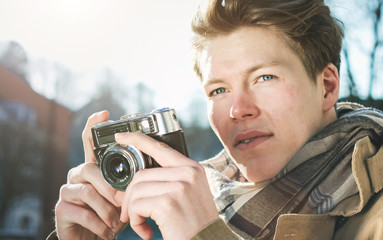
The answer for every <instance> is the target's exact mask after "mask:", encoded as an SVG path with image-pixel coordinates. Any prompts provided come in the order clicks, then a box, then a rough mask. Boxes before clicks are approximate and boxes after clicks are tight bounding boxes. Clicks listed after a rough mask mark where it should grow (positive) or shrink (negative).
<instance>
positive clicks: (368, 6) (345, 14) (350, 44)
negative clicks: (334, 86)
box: [330, 0, 383, 108]
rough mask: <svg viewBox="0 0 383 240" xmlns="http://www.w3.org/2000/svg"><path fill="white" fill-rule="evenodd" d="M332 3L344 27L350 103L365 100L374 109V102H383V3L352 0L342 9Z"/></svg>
mask: <svg viewBox="0 0 383 240" xmlns="http://www.w3.org/2000/svg"><path fill="white" fill-rule="evenodd" d="M330 2H331V3H332V8H333V11H334V12H335V15H336V16H337V17H338V18H339V19H340V20H341V21H342V22H343V24H344V31H345V39H344V43H343V49H342V55H343V65H344V66H343V69H344V70H345V71H344V72H345V74H344V77H345V78H346V80H347V82H346V83H347V89H348V95H349V97H348V99H350V100H358V99H363V100H366V101H364V103H365V104H367V105H369V106H374V105H375V104H376V103H374V102H375V101H374V100H375V99H378V98H383V89H382V88H381V87H379V86H382V84H383V18H382V10H383V0H369V1H357V0H352V1H347V6H342V7H339V6H340V5H342V4H344V2H342V1H341V0H330ZM363 85H365V86H367V87H365V86H363ZM375 107H377V106H375ZM381 107H382V106H380V108H381Z"/></svg>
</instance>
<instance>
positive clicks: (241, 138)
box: [234, 131, 273, 150]
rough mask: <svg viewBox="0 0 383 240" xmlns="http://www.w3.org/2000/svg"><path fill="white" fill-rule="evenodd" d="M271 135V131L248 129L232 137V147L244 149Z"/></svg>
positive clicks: (265, 139)
mask: <svg viewBox="0 0 383 240" xmlns="http://www.w3.org/2000/svg"><path fill="white" fill-rule="evenodd" d="M272 136H273V134H272V133H268V132H262V131H248V132H244V133H239V134H238V135H237V136H236V137H235V138H234V147H236V148H240V149H243V150H246V149H248V148H253V147H255V146H258V145H259V144H261V143H263V142H264V141H267V140H268V139H269V138H271V137H272Z"/></svg>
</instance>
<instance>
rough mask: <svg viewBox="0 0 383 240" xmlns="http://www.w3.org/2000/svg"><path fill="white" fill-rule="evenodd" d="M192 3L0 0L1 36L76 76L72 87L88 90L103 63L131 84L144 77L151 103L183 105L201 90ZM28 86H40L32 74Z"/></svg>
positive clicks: (172, 0)
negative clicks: (195, 62)
mask: <svg viewBox="0 0 383 240" xmlns="http://www.w3.org/2000/svg"><path fill="white" fill-rule="evenodd" d="M196 2H197V1H194V0H193V1H180V0H161V1H158V0H146V1H142V0H109V1H108V0H33V1H31V0H0V40H1V41H7V40H14V41H17V42H18V43H19V44H21V46H22V47H23V48H24V50H25V51H26V52H27V55H28V57H29V58H30V59H45V60H48V61H52V62H58V63H60V64H63V65H64V66H66V67H67V68H69V69H71V70H72V71H74V72H76V73H81V75H82V78H81V79H79V81H81V83H80V85H79V86H82V87H83V88H84V89H88V90H89V92H91V91H92V89H93V88H94V86H95V83H94V80H95V78H97V76H96V75H97V74H98V73H99V72H100V69H104V68H106V67H107V68H110V69H111V70H112V71H113V72H116V73H117V74H118V75H121V76H123V77H124V79H126V80H127V81H129V82H130V83H136V82H139V81H144V82H145V84H147V85H148V86H150V87H151V88H152V89H153V90H154V91H155V96H154V98H155V101H154V102H155V104H156V105H157V106H158V107H161V106H170V107H175V108H185V107H186V106H185V104H187V103H188V101H187V100H184V99H191V98H193V97H195V95H202V90H200V86H199V81H198V79H197V78H196V76H195V74H194V72H193V67H192V62H191V51H190V37H191V31H190V21H191V18H192V13H193V10H194V9H195V7H196ZM31 84H32V87H33V88H35V89H36V90H37V91H39V90H41V89H42V88H44V86H43V83H42V82H41V81H39V80H38V79H32V83H31ZM85 95H86V94H85ZM79 99H82V98H81V96H79ZM180 99H181V100H180Z"/></svg>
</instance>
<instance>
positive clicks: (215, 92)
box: [209, 74, 276, 96]
mask: <svg viewBox="0 0 383 240" xmlns="http://www.w3.org/2000/svg"><path fill="white" fill-rule="evenodd" d="M265 77H269V79H264V78H265ZM275 78H276V76H274V75H271V74H265V75H262V76H260V77H258V78H257V80H256V83H258V82H267V81H269V80H272V79H275ZM225 92H227V89H226V88H223V87H220V88H217V89H214V90H213V91H211V92H210V94H209V96H216V95H219V94H221V93H225Z"/></svg>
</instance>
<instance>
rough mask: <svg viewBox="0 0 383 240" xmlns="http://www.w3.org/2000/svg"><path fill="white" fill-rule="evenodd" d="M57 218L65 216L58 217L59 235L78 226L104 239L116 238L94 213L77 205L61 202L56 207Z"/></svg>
mask: <svg viewBox="0 0 383 240" xmlns="http://www.w3.org/2000/svg"><path fill="white" fill-rule="evenodd" d="M56 216H63V217H56V218H57V219H56V221H57V231H58V233H60V232H65V229H66V228H71V227H73V225H74V224H78V225H81V226H82V227H84V228H85V229H88V230H89V231H91V232H93V233H94V234H96V235H98V236H99V237H101V238H102V239H113V238H114V237H115V234H114V232H113V231H112V230H111V229H110V228H109V227H108V226H107V225H106V224H105V223H104V222H103V221H102V220H101V219H100V218H99V217H98V216H97V215H96V214H95V213H94V212H93V211H91V210H89V209H86V208H83V207H80V206H77V205H75V204H71V203H68V202H65V201H60V202H59V203H58V204H57V206H56ZM61 230H62V231H61Z"/></svg>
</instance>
